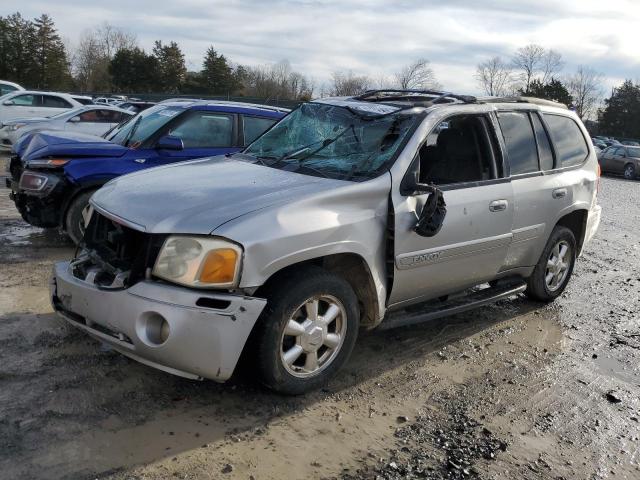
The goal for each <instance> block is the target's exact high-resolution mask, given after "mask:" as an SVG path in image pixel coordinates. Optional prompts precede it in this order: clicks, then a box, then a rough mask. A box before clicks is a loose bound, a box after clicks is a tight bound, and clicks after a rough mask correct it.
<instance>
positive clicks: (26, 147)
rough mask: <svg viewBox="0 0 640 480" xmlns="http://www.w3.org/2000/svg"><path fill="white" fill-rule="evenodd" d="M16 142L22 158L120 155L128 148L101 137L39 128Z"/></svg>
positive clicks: (16, 149)
mask: <svg viewBox="0 0 640 480" xmlns="http://www.w3.org/2000/svg"><path fill="white" fill-rule="evenodd" d="M26 135H29V136H30V138H27V139H25V141H24V142H20V143H19V144H16V146H15V147H14V149H15V151H16V153H17V154H18V155H20V157H22V159H23V160H33V159H36V158H42V157H49V156H68V157H121V156H122V155H124V154H125V153H126V152H127V151H128V150H129V149H128V148H126V147H123V146H122V145H118V144H117V143H112V142H110V141H108V140H105V139H104V138H102V137H98V136H95V135H89V134H85V133H77V132H65V131H57V130H56V131H50V130H41V131H38V132H34V133H32V134H29V133H27V134H26Z"/></svg>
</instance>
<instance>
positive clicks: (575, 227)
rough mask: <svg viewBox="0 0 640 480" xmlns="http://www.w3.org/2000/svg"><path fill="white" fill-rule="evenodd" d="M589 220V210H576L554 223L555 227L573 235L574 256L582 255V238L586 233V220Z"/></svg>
mask: <svg viewBox="0 0 640 480" xmlns="http://www.w3.org/2000/svg"><path fill="white" fill-rule="evenodd" d="M588 218H589V210H587V209H584V208H578V209H576V210H573V211H571V212H569V213H567V214H565V215H564V216H562V217H560V219H559V220H558V221H557V222H556V225H555V226H561V227H566V228H568V229H569V230H571V232H572V233H573V236H574V237H575V239H576V249H577V252H576V256H578V255H580V254H581V253H582V247H583V245H584V238H585V234H586V231H587V219H588Z"/></svg>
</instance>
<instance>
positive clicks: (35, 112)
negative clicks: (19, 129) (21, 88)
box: [1, 93, 40, 120]
mask: <svg viewBox="0 0 640 480" xmlns="http://www.w3.org/2000/svg"><path fill="white" fill-rule="evenodd" d="M9 100H10V101H12V102H13V104H11V105H2V107H1V108H2V110H3V112H2V113H3V115H2V120H11V119H14V118H30V117H38V116H40V110H39V108H38V107H39V104H40V95H34V94H32V93H24V94H21V95H16V96H15V97H13V98H10V99H9Z"/></svg>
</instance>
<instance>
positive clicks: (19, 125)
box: [7, 123, 26, 132]
mask: <svg viewBox="0 0 640 480" xmlns="http://www.w3.org/2000/svg"><path fill="white" fill-rule="evenodd" d="M25 125H26V123H16V124H14V125H8V126H7V131H9V132H15V131H16V130H19V129H20V128H22V127H24V126H25Z"/></svg>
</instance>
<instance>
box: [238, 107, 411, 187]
mask: <svg viewBox="0 0 640 480" xmlns="http://www.w3.org/2000/svg"><path fill="white" fill-rule="evenodd" d="M415 121H416V115H415V114H407V113H406V112H402V111H399V109H392V110H391V111H390V112H386V113H384V114H381V113H379V112H377V111H372V112H366V111H356V110H354V109H353V108H349V107H348V106H336V105H330V104H322V103H306V104H303V105H302V106H301V107H300V108H298V109H297V110H295V111H293V112H292V113H291V114H289V115H288V116H287V117H285V118H284V119H283V120H282V121H280V122H279V123H278V124H276V125H275V126H274V127H273V128H272V129H271V130H269V131H267V132H266V133H265V134H264V135H262V136H261V137H260V138H258V139H257V140H256V141H255V142H253V143H252V144H251V145H250V146H249V147H247V149H245V151H244V152H243V153H244V154H246V155H250V156H252V157H254V158H257V159H258V160H259V161H260V163H262V164H263V165H266V166H269V167H273V168H280V169H283V170H292V171H296V172H300V173H307V174H311V175H316V176H325V177H330V178H338V179H346V180H367V179H370V178H374V177H375V176H377V175H379V173H380V171H381V170H382V169H383V168H385V167H386V166H387V164H388V162H389V161H391V160H392V159H393V157H394V155H395V153H396V152H397V150H398V148H399V147H400V145H402V142H403V140H404V139H405V137H406V136H407V134H408V132H409V131H410V130H411V127H412V126H413V125H414V123H415Z"/></svg>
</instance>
